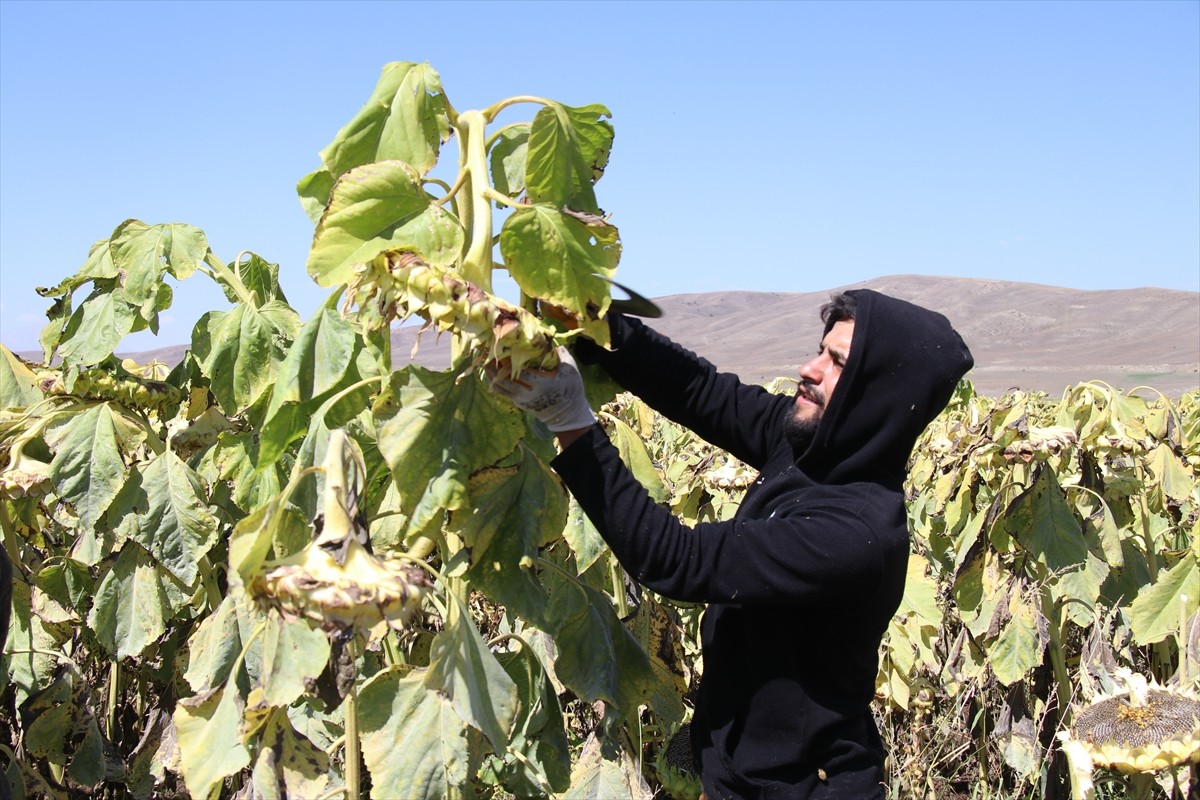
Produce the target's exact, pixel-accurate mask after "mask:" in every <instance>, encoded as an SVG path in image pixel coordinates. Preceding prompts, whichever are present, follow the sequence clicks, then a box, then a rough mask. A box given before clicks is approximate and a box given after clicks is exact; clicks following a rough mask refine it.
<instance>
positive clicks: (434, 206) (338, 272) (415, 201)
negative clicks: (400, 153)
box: [308, 161, 464, 286]
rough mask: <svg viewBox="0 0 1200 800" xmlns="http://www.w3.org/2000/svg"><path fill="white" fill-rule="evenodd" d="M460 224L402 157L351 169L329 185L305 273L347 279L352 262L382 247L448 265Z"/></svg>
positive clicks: (323, 279)
mask: <svg viewBox="0 0 1200 800" xmlns="http://www.w3.org/2000/svg"><path fill="white" fill-rule="evenodd" d="M463 235H464V234H463V228H462V224H461V223H460V222H459V221H458V220H457V219H455V218H454V217H453V216H452V215H451V214H450V213H449V212H448V211H446V210H445V209H444V208H442V206H441V205H439V204H438V202H437V200H436V198H434V197H433V196H432V195H430V194H429V193H428V192H426V191H425V190H424V189H423V188H422V186H421V176H420V175H419V174H418V173H417V172H416V170H414V169H413V168H412V167H411V166H409V165H408V164H405V163H404V162H402V161H381V162H378V163H374V164H365V165H363V166H360V167H356V168H355V169H352V170H350V171H349V172H347V173H346V174H344V175H342V176H341V177H340V178H338V180H337V183H335V184H334V185H333V190H332V193H331V196H330V198H329V205H328V206H327V207H326V208H325V213H324V214H323V215H322V216H321V221H320V223H319V224H318V225H317V230H316V233H315V234H314V235H313V243H312V249H311V250H310V251H309V255H308V274H309V275H311V276H312V277H313V278H314V279H315V280H316V281H317V283H319V284H320V285H321V286H337V285H338V284H341V283H349V282H350V280H351V278H352V277H353V274H354V267H355V266H357V265H358V264H363V263H365V262H367V261H370V260H371V259H372V258H374V257H375V256H377V255H379V254H380V253H382V252H383V251H384V250H390V249H395V248H408V249H412V250H415V251H417V252H418V253H420V254H421V256H422V257H423V258H424V259H425V261H426V263H428V264H430V265H433V266H449V265H451V264H453V263H454V261H455V260H456V259H457V258H458V256H459V254H460V252H461V250H462V244H463Z"/></svg>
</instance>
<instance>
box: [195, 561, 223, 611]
mask: <svg viewBox="0 0 1200 800" xmlns="http://www.w3.org/2000/svg"><path fill="white" fill-rule="evenodd" d="M196 570H197V572H199V573H200V581H201V583H203V584H204V594H205V597H207V598H208V610H209V611H216V610H217V606H219V605H221V601H222V600H223V599H224V598H223V597H222V596H221V587H219V586H217V576H216V569H215V568H214V567H213V565H212V561H210V560H209V558H208V556H201V557H200V561H199V562H197V564H196Z"/></svg>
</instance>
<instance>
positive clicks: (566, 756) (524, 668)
mask: <svg viewBox="0 0 1200 800" xmlns="http://www.w3.org/2000/svg"><path fill="white" fill-rule="evenodd" d="M496 658H497V660H499V661H500V664H501V665H502V666H503V667H504V670H505V672H507V673H508V676H509V677H510V678H512V680H513V683H515V684H516V686H517V696H518V698H519V699H520V703H519V706H518V714H517V719H516V721H515V722H514V725H513V735H512V742H511V743H510V744H509V746H508V752H510V753H521V754H522V755H524V756H525V759H524V760H520V759H504V760H503V766H502V767H500V768H499V777H500V780H501V782H502V783H503V785H504V787H505V788H506V789H507V790H508V791H509V792H512V793H513V794H515V795H516V796H517V797H537V796H540V795H542V794H544V793H545V786H544V784H543V781H545V782H546V783H548V784H549V786H550V788H551V789H553V790H554V791H557V792H562V791H565V790H566V789H567V787H568V786H569V785H570V782H571V772H570V770H571V751H570V746H569V744H568V742H567V732H566V730H565V728H564V725H563V717H562V709H561V708H559V705H558V695H557V694H555V692H554V684H553V683H552V682H551V681H550V677H549V675H547V674H546V670H545V669H544V668H543V667H542V663H541V662H540V661H539V660H538V658H537V656H536V655H534V653H533V651H532V650H530V649H529V648H522V649H521V650H520V652H516V653H498V654H497V655H496ZM535 769H536V770H537V773H536V774H535V773H534V770H535Z"/></svg>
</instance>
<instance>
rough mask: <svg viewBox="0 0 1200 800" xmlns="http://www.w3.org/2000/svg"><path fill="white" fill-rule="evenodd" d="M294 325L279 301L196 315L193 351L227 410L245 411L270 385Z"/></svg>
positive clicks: (228, 412)
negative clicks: (197, 320)
mask: <svg viewBox="0 0 1200 800" xmlns="http://www.w3.org/2000/svg"><path fill="white" fill-rule="evenodd" d="M299 324H300V323H299V318H298V317H297V315H296V312H295V311H293V310H292V309H291V308H289V307H288V306H287V305H286V304H284V303H281V302H279V301H278V300H270V301H268V302H266V303H264V304H263V305H262V306H260V307H258V308H255V307H253V306H249V305H245V304H240V305H237V306H235V307H234V308H232V309H231V310H229V311H210V312H208V313H207V314H205V315H204V316H202V317H201V318H200V321H199V322H197V323H196V327H195V328H194V329H193V330H192V354H193V355H194V356H195V358H196V361H197V362H198V363H199V364H200V369H201V371H202V372H203V373H204V376H205V377H206V378H208V381H209V389H210V390H211V391H212V393H213V394H214V395H216V398H217V402H218V403H220V404H221V408H222V410H224V412H225V413H226V415H229V416H233V415H236V414H241V413H243V412H245V411H246V409H248V408H250V406H252V405H254V403H255V402H256V401H257V400H258V399H259V397H260V396H261V395H262V393H263V392H264V391H266V390H267V389H268V388H270V387H271V385H272V384H273V383H274V381H275V373H276V369H277V368H278V366H279V363H280V362H281V361H283V358H284V356H285V355H286V353H287V348H288V345H289V344H290V343H291V341H292V339H293V337H294V336H295V335H296V330H297V329H298V327H299Z"/></svg>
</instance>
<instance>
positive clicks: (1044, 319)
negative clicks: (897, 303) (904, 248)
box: [26, 275, 1200, 397]
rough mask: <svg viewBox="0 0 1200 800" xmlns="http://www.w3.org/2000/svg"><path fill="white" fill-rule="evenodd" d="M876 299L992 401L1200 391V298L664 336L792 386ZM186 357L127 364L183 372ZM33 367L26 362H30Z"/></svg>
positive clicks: (963, 301)
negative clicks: (955, 348) (1102, 385)
mask: <svg viewBox="0 0 1200 800" xmlns="http://www.w3.org/2000/svg"><path fill="white" fill-rule="evenodd" d="M858 288H867V289H874V290H876V291H880V292H883V293H884V294H890V295H892V296H894V297H899V298H902V299H905V300H910V301H912V302H914V303H917V304H919V305H922V306H925V307H927V308H932V309H935V310H937V311H940V312H942V313H943V314H945V315H946V316H947V317H948V318H949V319H950V321H951V322H952V323H954V326H955V327H956V328H957V329H958V331H959V332H960V333H961V334H962V336H963V338H964V339H965V340H966V342H967V345H968V346H969V347H970V348H971V352H972V353H973V354H974V356H975V368H974V369H973V370H972V371H971V373H970V374H969V375H968V376H967V377H968V378H969V379H970V380H971V381H972V382H973V383H974V384H975V386H976V388H977V389H978V390H979V391H980V392H982V393H985V394H999V393H1001V392H1003V391H1005V390H1007V389H1010V388H1020V389H1026V390H1038V391H1044V392H1047V393H1049V394H1051V395H1052V396H1058V395H1060V394H1061V393H1062V391H1063V390H1064V389H1065V388H1066V387H1067V386H1069V385H1072V384H1076V383H1081V382H1083V381H1088V380H1101V381H1105V382H1107V383H1109V384H1112V385H1113V386H1115V387H1117V388H1120V389H1126V390H1128V389H1132V388H1134V387H1136V386H1150V387H1153V388H1154V389H1157V390H1158V391H1161V392H1163V393H1164V394H1166V395H1168V396H1171V397H1177V396H1179V395H1180V394H1182V393H1184V392H1186V391H1189V390H1193V389H1197V388H1200V293H1198V292H1185V291H1178V290H1170V289H1152V288H1144V289H1116V290H1078V289H1064V288H1060V287H1055V286H1043V285H1039V284H1031V283H1015V282H1011V281H998V280H981V279H975V278H944V277H931V276H922V275H894V276H889V277H884V278H876V279H874V280H870V281H866V282H864V283H857V284H852V285H848V286H840V287H836V288H835V289H831V290H829V291H824V292H707V293H702V294H678V295H670V296H668V297H660V298H656V302H657V303H658V304H659V305H660V306H661V307H662V310H663V316H662V318H660V319H657V320H651V321H650V324H651V325H653V326H654V327H655V328H656V329H657V330H659V331H661V332H662V333H664V334H666V335H667V336H670V337H671V338H672V339H674V340H676V341H677V342H679V343H680V344H682V345H684V346H685V347H688V348H690V349H692V350H695V351H696V352H698V353H700V354H701V355H703V356H704V357H705V358H707V359H708V360H710V361H712V362H713V363H714V364H716V365H717V366H718V367H719V368H721V369H724V370H728V371H731V372H735V373H737V374H738V375H739V376H741V378H742V379H743V380H745V381H749V382H754V383H765V382H767V381H769V380H771V379H772V378H776V377H781V376H783V377H794V376H795V375H796V371H797V369H798V368H799V366H800V364H802V363H803V362H804V361H805V360H807V359H808V358H809V357H811V356H812V354H813V353H814V352H815V351H816V346H817V343H818V342H819V341H820V338H821V324H820V320H819V317H818V312H819V309H820V307H821V305H822V303H824V302H826V301H827V300H828V299H829V295H830V294H832V293H834V292H836V291H840V290H842V289H858ZM417 331H418V329H417V327H416V326H413V325H406V326H400V327H396V328H394V329H393V331H392V352H393V357H394V360H395V362H396V364H397V365H398V366H399V365H402V364H405V363H408V362H409V361H410V359H411V360H414V361H415V362H416V363H419V364H423V365H425V366H429V367H434V368H438V369H441V368H444V367H446V366H447V365H448V364H449V358H450V346H449V338H448V337H441V339H440V340H439V338H438V337H437V336H436V335H435V334H434V333H433V332H426V333H424V334H421V335H420V339H419V346H418V348H417V351H416V356H415V358H414V357H412V355H411V354H412V351H413V346H414V344H418V333H417ZM183 351H184V348H183V347H166V348H160V349H157V350H153V351H145V352H142V353H131V354H128V355H129V356H130V357H132V358H133V359H134V360H136V361H138V362H140V363H145V362H147V361H150V360H152V359H153V358H158V359H159V360H161V361H164V362H166V363H171V364H173V363H176V362H177V361H178V360H179V358H181V357H182V354H183ZM26 357H28V355H26Z"/></svg>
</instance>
